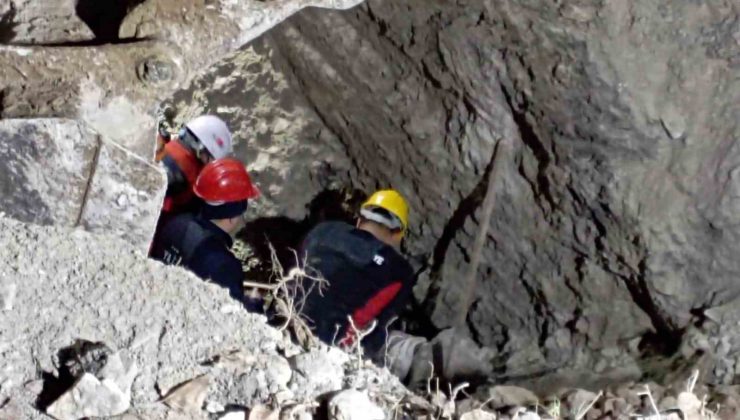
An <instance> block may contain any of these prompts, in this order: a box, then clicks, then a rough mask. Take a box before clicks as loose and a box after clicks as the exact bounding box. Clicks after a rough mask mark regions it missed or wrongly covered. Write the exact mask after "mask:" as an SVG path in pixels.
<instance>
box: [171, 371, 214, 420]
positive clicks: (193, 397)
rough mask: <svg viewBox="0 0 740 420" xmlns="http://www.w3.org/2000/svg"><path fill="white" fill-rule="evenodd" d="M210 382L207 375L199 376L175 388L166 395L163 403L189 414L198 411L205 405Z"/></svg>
mask: <svg viewBox="0 0 740 420" xmlns="http://www.w3.org/2000/svg"><path fill="white" fill-rule="evenodd" d="M210 382H211V378H210V376H209V375H207V374H206V375H200V376H198V377H196V378H193V379H191V380H189V381H187V382H184V383H182V384H180V385H178V386H176V387H175V388H174V389H173V390H171V391H170V392H168V393H167V396H165V398H164V400H163V401H164V403H165V404H166V405H167V406H168V407H170V408H175V409H178V410H182V411H191V412H195V411H198V410H200V409H201V407H203V403H205V400H206V395H208V387H209V385H210Z"/></svg>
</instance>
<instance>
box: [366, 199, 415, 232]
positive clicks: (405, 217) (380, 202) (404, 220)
mask: <svg viewBox="0 0 740 420" xmlns="http://www.w3.org/2000/svg"><path fill="white" fill-rule="evenodd" d="M373 208H381V209H384V210H386V211H388V212H389V213H390V214H392V215H393V216H396V217H397V218H398V222H400V224H401V225H400V226H398V227H400V228H401V229H402V230H403V231H406V229H407V228H408V225H409V205H408V204H406V200H404V198H403V196H402V195H401V194H399V193H398V191H396V190H380V191H376V192H375V193H373V195H371V196H370V198H368V199H367V201H365V202H364V203H362V206H361V207H360V214H362V216H363V217H366V218H368V219H370V220H374V221H376V222H380V223H383V224H385V225H388V227H390V228H394V227H395V226H393V225H392V224H391V225H389V223H386V222H392V221H386V220H376V217H373V215H372V214H370V212H372V209H373Z"/></svg>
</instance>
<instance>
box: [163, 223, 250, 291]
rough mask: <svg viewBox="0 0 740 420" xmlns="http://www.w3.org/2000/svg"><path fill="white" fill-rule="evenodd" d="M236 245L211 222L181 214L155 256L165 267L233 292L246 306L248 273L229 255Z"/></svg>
mask: <svg viewBox="0 0 740 420" xmlns="http://www.w3.org/2000/svg"><path fill="white" fill-rule="evenodd" d="M232 243H233V241H232V239H231V236H229V234H228V233H226V232H224V231H223V230H221V228H219V227H218V226H216V225H214V224H213V223H211V222H210V221H209V220H204V219H202V218H200V217H198V216H195V215H193V214H189V213H186V214H181V215H178V216H176V217H173V218H172V219H170V220H167V221H166V222H165V223H164V225H163V226H162V229H161V230H160V232H158V234H157V237H156V239H155V242H154V246H153V247H152V252H151V256H152V258H154V259H157V260H160V261H162V262H164V263H165V264H171V265H181V266H183V267H185V268H187V269H189V270H190V271H192V272H193V273H195V274H196V275H197V276H198V277H200V278H202V279H204V280H209V279H210V280H211V281H212V282H213V283H216V284H218V285H220V286H222V287H225V288H227V289H229V294H230V295H231V296H232V297H233V298H234V299H237V300H239V301H240V302H244V291H243V286H242V282H243V281H244V273H243V272H242V266H241V263H240V262H239V260H238V259H237V258H236V257H235V256H234V254H232V253H231V251H229V248H231V245H232Z"/></svg>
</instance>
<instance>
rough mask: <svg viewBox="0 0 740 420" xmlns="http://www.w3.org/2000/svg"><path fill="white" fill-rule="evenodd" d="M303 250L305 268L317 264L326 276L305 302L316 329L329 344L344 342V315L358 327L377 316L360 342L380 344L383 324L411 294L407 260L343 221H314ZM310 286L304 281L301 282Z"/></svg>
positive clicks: (314, 267) (375, 347) (373, 346)
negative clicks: (373, 328) (375, 321)
mask: <svg viewBox="0 0 740 420" xmlns="http://www.w3.org/2000/svg"><path fill="white" fill-rule="evenodd" d="M303 251H304V252H305V253H306V255H307V266H308V267H309V269H308V270H309V273H310V272H311V271H312V270H315V271H316V272H318V273H320V274H321V275H322V277H323V278H325V279H326V280H327V281H328V282H329V285H328V286H327V287H326V288H325V289H324V290H322V291H321V293H319V291H318V290H316V288H314V289H313V290H312V291H311V292H310V293H309V294H308V297H307V299H306V304H305V306H304V308H303V314H304V315H305V316H306V317H307V318H308V320H309V324H310V325H312V327H313V330H314V332H315V334H316V335H317V336H318V337H319V338H320V339H321V340H322V341H324V342H327V343H329V344H332V342H335V343H340V342H344V343H345V344H347V343H348V342H351V341H352V340H353V338H352V337H351V334H350V333H351V332H352V330H351V328H350V327H349V325H348V319H347V317H348V316H350V315H351V316H352V319H353V320H354V322H355V325H356V326H357V327H358V328H366V327H368V326H369V325H370V324H371V323H372V321H373V320H377V322H378V325H377V327H376V329H375V331H374V332H373V333H372V334H371V335H370V336H368V337H367V338H365V340H363V346H364V347H365V349H366V350H368V351H370V352H374V351H376V350H378V349H379V348H380V347H381V346H382V345H383V343H384V341H385V326H386V324H387V323H388V322H389V321H390V320H391V319H392V318H393V317H394V316H395V315H397V314H398V312H400V310H401V309H402V307H403V305H404V304H405V303H406V301H407V300H408V298H409V297H410V295H411V289H412V287H413V273H412V270H411V267H410V266H409V264H408V262H406V260H405V259H404V258H403V257H402V256H401V255H400V254H399V253H398V252H397V251H396V250H395V249H393V248H392V247H390V246H389V245H386V244H385V243H383V242H381V241H379V240H378V239H376V238H375V237H374V236H373V235H372V234H371V233H369V232H366V231H364V230H360V229H357V228H355V227H353V226H351V225H349V224H346V223H341V222H325V223H322V224H319V225H318V226H316V227H315V228H314V229H313V230H312V231H311V232H310V233H309V234H308V236H307V237H306V239H305V240H304V243H303ZM310 286H311V285H310V284H308V283H304V288H309V287H310ZM348 334H349V335H348Z"/></svg>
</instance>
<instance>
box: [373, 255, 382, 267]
mask: <svg viewBox="0 0 740 420" xmlns="http://www.w3.org/2000/svg"><path fill="white" fill-rule="evenodd" d="M373 261H375V264H378V265H383V263H384V262H385V258H383V257H381V256H380V255H377V254H376V255H375V256H374V257H373Z"/></svg>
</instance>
